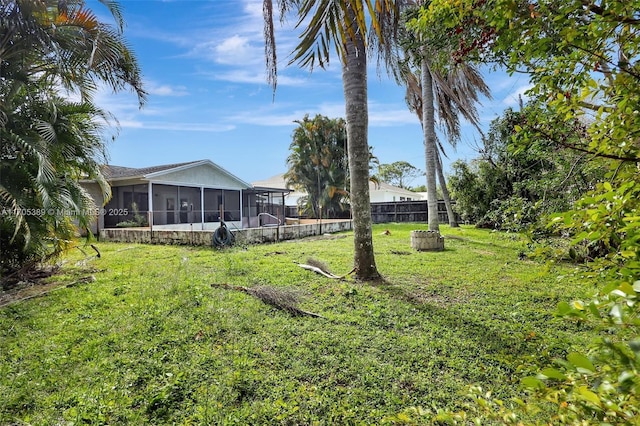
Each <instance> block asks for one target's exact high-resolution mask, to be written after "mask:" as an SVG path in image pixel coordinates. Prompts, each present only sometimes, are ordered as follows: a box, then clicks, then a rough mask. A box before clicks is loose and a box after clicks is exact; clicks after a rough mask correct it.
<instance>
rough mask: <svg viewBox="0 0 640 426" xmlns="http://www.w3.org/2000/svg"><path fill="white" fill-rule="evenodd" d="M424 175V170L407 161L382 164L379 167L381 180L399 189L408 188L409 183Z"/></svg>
mask: <svg viewBox="0 0 640 426" xmlns="http://www.w3.org/2000/svg"><path fill="white" fill-rule="evenodd" d="M423 175H424V172H423V171H422V170H420V169H418V168H417V167H414V166H413V165H412V164H410V163H409V162H407V161H394V162H393V163H390V164H380V165H379V166H378V177H379V178H380V180H382V181H383V182H387V183H390V184H391V185H395V186H397V187H399V188H408V187H409V186H408V185H409V182H411V181H412V180H413V179H415V178H417V177H418V176H423Z"/></svg>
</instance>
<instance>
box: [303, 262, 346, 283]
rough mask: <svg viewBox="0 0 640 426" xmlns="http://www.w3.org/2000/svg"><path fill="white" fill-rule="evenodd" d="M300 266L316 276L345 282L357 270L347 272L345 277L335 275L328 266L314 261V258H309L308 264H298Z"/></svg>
mask: <svg viewBox="0 0 640 426" xmlns="http://www.w3.org/2000/svg"><path fill="white" fill-rule="evenodd" d="M298 266H299V267H301V268H302V269H306V270H308V271H313V272H315V273H316V274H320V275H322V276H324V277H327V278H331V279H333V280H343V279H345V278H346V277H348V276H349V275H351V274H353V273H354V272H355V271H356V268H353V269H352V270H351V271H349V272H347V273H346V274H344V275H335V274H334V273H332V272H331V271H330V270H329V267H328V266H327V265H325V264H324V263H323V262H321V261H319V260H317V259H313V258H311V257H310V258H309V259H307V263H306V264H305V263H298Z"/></svg>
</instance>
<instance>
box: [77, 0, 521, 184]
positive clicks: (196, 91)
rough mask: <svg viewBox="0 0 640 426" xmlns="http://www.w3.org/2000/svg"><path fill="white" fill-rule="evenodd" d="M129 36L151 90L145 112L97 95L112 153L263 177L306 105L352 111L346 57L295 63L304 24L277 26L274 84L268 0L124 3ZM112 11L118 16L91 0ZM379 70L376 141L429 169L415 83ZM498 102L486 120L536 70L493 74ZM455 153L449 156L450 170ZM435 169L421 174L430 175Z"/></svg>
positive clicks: (374, 82) (278, 168)
mask: <svg viewBox="0 0 640 426" xmlns="http://www.w3.org/2000/svg"><path fill="white" fill-rule="evenodd" d="M120 3H121V5H122V6H123V12H124V17H125V20H126V23H127V26H126V29H125V36H126V38H127V40H128V42H129V44H130V45H131V47H132V48H133V50H134V51H135V53H136V55H137V57H138V60H139V62H140V65H141V68H142V73H143V76H144V81H145V86H146V89H147V91H148V92H149V99H148V102H147V104H146V105H145V106H144V108H142V109H139V108H138V104H137V100H136V99H135V97H134V96H133V95H131V94H129V93H119V94H112V93H108V92H104V91H103V92H100V93H98V94H97V96H96V101H97V102H98V104H99V105H100V106H102V107H103V108H104V109H106V110H108V111H110V112H112V113H113V114H114V115H115V116H116V118H117V119H118V121H119V123H120V125H119V129H118V130H117V131H116V129H114V128H112V129H110V135H111V134H114V135H115V140H114V141H113V142H110V143H109V145H108V152H109V162H110V163H111V164H115V165H119V166H128V167H144V166H151V165H158V164H168V163H174V162H183V161H192V160H200V159H210V160H212V161H213V162H215V163H217V164H219V165H220V166H222V167H223V168H225V169H227V170H228V171H230V172H231V173H233V174H235V175H236V176H238V177H240V178H241V179H243V180H245V181H247V182H252V181H256V180H261V179H266V178H268V177H271V176H273V175H276V174H278V173H283V172H284V171H286V164H285V162H286V158H287V155H288V153H289V150H288V148H289V145H290V143H291V134H292V132H293V129H294V128H295V126H296V124H295V123H294V120H299V119H302V118H303V117H304V115H305V114H309V115H310V116H314V115H315V114H323V115H326V116H328V117H331V118H335V117H343V116H344V99H343V93H342V81H341V75H340V64H339V63H338V62H337V61H334V62H332V63H331V64H330V66H329V67H328V68H327V69H326V70H323V69H317V70H314V71H313V72H309V71H308V70H301V69H299V68H298V67H297V66H295V65H292V66H288V67H287V63H288V62H289V53H290V52H291V50H292V48H293V47H294V46H295V43H296V34H297V33H296V31H294V29H293V23H294V22H289V23H287V24H285V26H284V27H282V26H279V25H278V30H277V39H276V42H277V43H278V46H277V48H278V64H279V73H278V75H279V77H278V89H277V91H276V93H275V98H274V97H273V92H272V90H271V87H269V86H268V85H267V83H266V77H265V76H266V72H265V62H264V39H263V34H262V29H263V21H262V0H212V1H204V0H202V1H185V0H177V1H159V0H121V2H120ZM88 4H89V5H90V7H92V9H93V10H94V11H96V12H97V14H98V16H99V17H101V18H102V19H103V20H106V19H107V16H108V13H107V12H106V10H105V9H104V8H103V6H101V5H99V4H96V2H95V1H94V0H90V1H89V2H88ZM370 63H372V65H371V69H370V71H369V144H370V145H371V146H373V152H374V154H375V155H376V156H377V157H378V159H379V160H380V162H381V163H391V162H394V161H399V160H404V161H408V162H410V163H411V164H413V165H414V166H416V167H418V168H420V169H424V150H423V144H422V135H421V128H420V123H419V121H418V119H417V117H416V116H415V115H414V114H413V113H410V112H409V110H408V109H407V107H406V104H405V101H404V89H403V88H402V87H399V86H398V85H397V84H396V83H395V82H394V81H393V80H392V79H390V78H388V77H387V76H386V74H385V71H384V70H380V71H379V72H378V71H377V70H376V68H375V61H374V60H371V61H370ZM483 75H484V77H485V80H486V81H487V83H488V84H489V86H490V87H491V90H492V94H493V99H492V100H487V99H485V100H483V102H482V105H481V106H480V107H479V111H480V116H481V120H482V123H483V125H484V126H485V127H486V126H488V124H489V122H490V121H491V120H492V119H494V118H495V117H497V116H498V115H500V114H501V113H502V111H503V110H504V109H505V108H507V107H509V106H515V105H516V104H517V97H518V94H520V93H523V92H524V91H525V90H526V88H527V87H528V81H527V80H526V78H523V77H520V78H516V77H511V78H510V77H508V76H507V75H506V74H504V73H502V72H489V71H486V72H484V73H483ZM479 139H480V137H479V135H478V133H477V131H475V130H474V129H473V128H472V127H471V126H469V125H464V126H463V137H462V140H461V141H460V142H459V144H458V147H457V149H456V150H453V148H450V149H448V155H449V157H450V159H451V160H450V161H452V160H455V159H457V158H462V159H466V160H469V159H472V158H475V157H476V152H475V151H474V149H473V148H472V147H473V146H474V145H475V143H476V142H477V141H479ZM450 161H445V167H446V165H447V164H449V162H450ZM423 180H424V178H421V179H420V180H418V181H415V182H414V184H415V185H419V184H423V183H424V182H422V181H423Z"/></svg>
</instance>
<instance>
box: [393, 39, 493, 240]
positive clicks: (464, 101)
mask: <svg viewBox="0 0 640 426" xmlns="http://www.w3.org/2000/svg"><path fill="white" fill-rule="evenodd" d="M402 44H403V48H404V50H405V52H406V54H407V56H409V57H410V58H411V60H413V62H414V63H417V64H418V65H417V67H418V68H419V75H420V78H418V77H417V76H416V75H415V73H414V72H412V71H411V69H410V65H409V62H408V61H407V62H404V63H403V64H401V67H400V69H401V73H400V74H401V78H402V79H403V80H404V82H405V84H406V86H407V95H406V99H407V103H408V105H409V108H410V109H411V110H412V111H414V112H415V113H416V114H418V117H419V119H420V123H421V124H422V129H423V133H424V145H425V162H426V176H427V209H428V218H429V219H428V220H429V230H432V231H439V229H440V227H439V223H438V202H437V195H436V176H438V180H440V186H441V188H442V192H443V196H444V197H445V205H446V206H447V213H448V216H449V224H450V225H451V226H457V222H456V221H455V216H454V213H453V209H452V208H451V201H450V197H449V191H448V190H447V187H446V181H445V178H444V173H443V171H442V160H441V158H440V153H439V151H440V152H444V149H443V148H442V145H441V144H439V142H438V137H437V134H436V119H435V118H436V111H437V116H438V119H439V120H438V121H439V124H440V125H441V128H442V129H443V130H444V133H445V135H446V136H447V139H448V140H449V142H450V143H451V144H452V145H453V146H455V142H456V141H457V140H458V139H459V138H460V116H463V117H464V118H465V119H466V120H467V121H469V122H470V123H471V124H472V125H473V126H474V127H476V129H478V131H480V132H482V130H481V129H480V123H479V119H478V111H477V109H476V104H477V103H479V94H482V95H484V96H486V97H488V98H490V97H491V93H490V91H489V87H488V86H487V85H486V83H485V82H484V80H483V78H482V76H481V74H480V73H479V71H478V70H477V69H476V68H475V67H473V66H472V65H470V64H467V63H453V62H452V61H451V56H450V55H448V52H450V51H451V46H447V45H446V44H445V45H443V44H442V42H440V43H438V51H437V52H436V51H435V50H434V48H433V44H434V43H432V42H431V41H430V40H424V35H423V38H422V39H421V40H419V41H418V40H416V38H415V36H414V35H413V34H409V33H406V34H404V38H403V43H402ZM432 58H437V59H438V64H435V63H434V61H433V60H432ZM438 148H440V149H438Z"/></svg>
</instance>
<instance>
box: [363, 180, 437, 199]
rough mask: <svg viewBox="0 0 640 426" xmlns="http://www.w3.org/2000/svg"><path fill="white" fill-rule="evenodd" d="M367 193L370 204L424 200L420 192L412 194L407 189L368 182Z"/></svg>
mask: <svg viewBox="0 0 640 426" xmlns="http://www.w3.org/2000/svg"><path fill="white" fill-rule="evenodd" d="M369 193H370V197H371V202H372V203H383V202H389V201H420V200H423V199H426V197H424V196H423V193H421V192H412V191H409V190H408V189H404V188H399V187H397V186H393V185H389V184H388V183H385V182H378V183H373V182H369ZM423 197H424V198H423Z"/></svg>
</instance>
